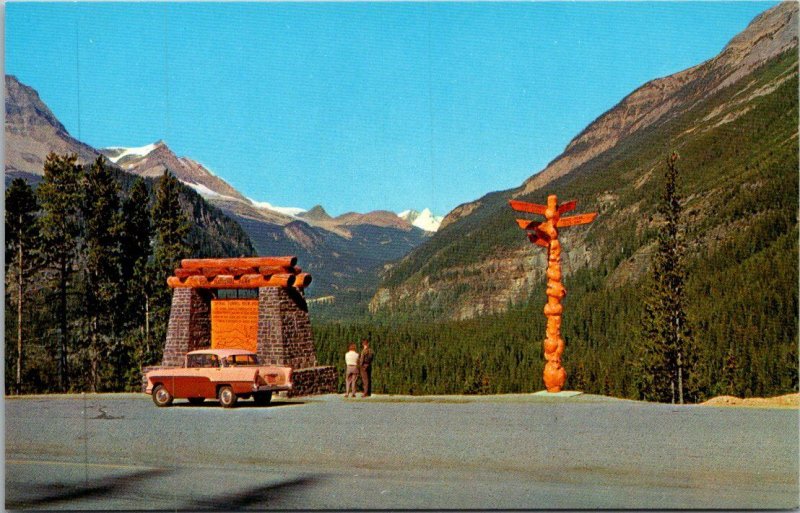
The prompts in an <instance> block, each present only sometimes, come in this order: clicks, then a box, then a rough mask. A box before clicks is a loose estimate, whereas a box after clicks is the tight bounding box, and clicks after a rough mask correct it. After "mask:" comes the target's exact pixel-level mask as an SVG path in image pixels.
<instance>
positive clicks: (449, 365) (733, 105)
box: [317, 2, 799, 397]
mask: <svg viewBox="0 0 800 513" xmlns="http://www.w3.org/2000/svg"><path fill="white" fill-rule="evenodd" d="M767 43H769V44H767ZM726 52H735V55H736V56H737V58H736V59H732V58H728V57H730V53H728V54H726ZM722 55H728V57H725V58H721V57H718V58H717V59H714V60H712V61H709V62H708V63H704V64H703V65H700V66H698V67H695V68H692V73H691V74H690V75H691V76H692V77H694V78H693V79H692V80H689V81H683V82H682V84H683V85H682V86H681V88H678V89H677V90H676V91H673V92H671V93H670V98H671V99H669V100H665V101H667V103H668V104H670V105H671V108H669V109H668V110H666V111H665V112H661V113H660V114H659V116H658V118H657V119H656V120H654V121H652V122H649V123H646V124H642V125H641V126H638V127H634V125H635V124H633V123H628V124H625V123H620V125H619V127H622V128H620V132H619V133H618V134H617V135H616V136H615V140H614V142H613V144H609V146H608V147H607V148H605V149H602V150H598V151H597V152H595V154H594V155H592V156H590V157H588V158H587V159H586V160H585V161H583V162H579V161H580V159H577V158H576V159H575V160H573V165H571V166H568V167H569V169H568V170H567V171H566V172H564V173H556V172H552V173H550V176H548V177H546V178H547V179H546V180H545V179H542V180H541V182H540V183H539V185H537V187H535V188H531V187H532V186H531V184H532V183H535V180H536V177H537V176H539V175H536V176H534V177H532V179H531V180H529V181H528V182H526V183H525V184H523V185H522V186H520V187H519V188H517V189H514V190H509V191H500V192H494V193H490V194H487V195H486V196H484V197H482V198H480V199H479V200H477V201H476V202H473V203H470V204H465V205H462V206H461V207H459V208H458V209H456V211H454V212H451V214H450V215H449V216H448V218H447V219H446V220H445V224H443V227H442V228H441V229H440V230H439V232H437V234H436V235H435V236H433V237H432V238H431V239H430V240H429V241H428V242H427V243H426V244H424V245H422V246H420V247H419V248H417V249H416V250H414V251H413V252H412V253H411V254H409V256H408V257H406V258H404V259H403V260H402V261H401V262H399V263H398V264H397V265H395V266H394V267H393V268H391V269H390V270H389V271H388V272H387V273H385V275H384V281H383V283H382V285H381V288H380V289H379V291H378V293H377V294H376V295H375V297H373V300H372V302H371V308H372V311H373V318H374V319H376V320H380V321H383V322H384V324H381V325H377V326H376V325H374V324H373V325H371V326H370V325H356V326H341V325H337V326H325V327H322V328H317V332H318V333H319V339H320V340H321V341H322V345H323V346H325V344H332V345H335V344H339V345H341V342H342V341H343V340H346V339H349V338H352V337H353V336H356V335H357V334H358V333H359V332H362V333H368V334H369V336H371V337H372V339H373V341H374V345H375V346H376V347H377V348H382V350H383V358H385V359H387V360H389V361H390V363H391V364H390V365H388V366H387V367H386V368H384V369H383V370H382V371H381V372H382V373H383V374H382V375H380V376H377V377H376V378H375V380H376V382H381V380H384V381H385V383H386V386H387V387H388V389H389V390H399V391H407V392H409V391H413V392H415V393H420V392H438V393H443V392H451V393H452V392H514V391H530V390H536V389H538V388H540V387H541V383H540V376H541V371H542V366H543V360H542V356H541V343H540V341H541V340H542V339H543V337H544V324H545V323H544V321H545V319H544V316H543V314H542V306H543V303H544V302H545V295H544V291H545V278H544V270H545V266H546V262H545V258H546V255H545V253H546V252H545V250H543V249H542V248H539V247H537V246H533V245H531V244H530V243H529V242H528V240H527V239H526V237H525V234H524V233H523V232H522V231H521V230H520V229H519V228H518V226H517V224H516V223H515V222H514V219H515V218H516V217H526V216H524V215H521V214H518V213H516V212H514V211H512V210H511V209H510V207H509V206H508V200H509V199H511V198H516V199H521V200H526V201H533V202H538V203H543V202H545V199H546V196H547V195H548V194H557V195H558V197H559V198H561V199H563V200H571V199H576V200H578V202H579V203H578V208H577V209H576V213H581V212H594V211H596V212H599V216H598V218H597V220H596V221H595V222H594V223H592V224H591V225H588V226H584V227H574V228H570V229H569V230H565V231H563V232H562V234H561V237H560V239H561V240H562V247H563V248H564V254H563V256H564V270H565V277H564V284H565V286H566V288H567V291H568V294H567V297H566V298H565V300H564V303H563V304H564V308H565V315H564V325H563V327H562V332H563V335H564V338H565V340H566V343H567V349H566V352H565V353H564V365H565V367H566V369H567V372H568V382H567V386H568V387H569V388H572V389H578V390H584V391H586V392H594V393H604V394H612V395H616V396H623V397H637V391H636V387H635V381H636V380H637V379H639V378H640V376H639V375H637V371H636V367H635V366H636V358H637V348H639V347H641V346H642V342H643V340H642V334H641V330H640V326H641V322H640V320H641V318H642V312H643V301H644V299H645V294H646V290H647V286H646V285H647V281H648V279H649V276H648V269H649V265H650V262H651V256H652V254H653V252H654V250H655V246H656V235H657V230H658V227H659V226H660V224H661V223H662V219H661V217H660V216H659V215H658V214H657V206H658V203H659V201H660V196H661V194H662V191H663V187H664V185H663V183H664V182H663V175H664V171H665V159H666V157H667V156H668V155H670V153H671V152H673V151H675V152H677V153H678V154H679V160H678V162H677V165H678V168H679V170H680V176H679V191H678V192H679V194H680V196H681V197H682V198H683V202H682V203H683V209H684V210H683V216H682V218H681V221H682V223H683V227H684V228H683V234H682V236H683V239H684V241H685V242H686V244H687V252H686V267H687V274H688V276H687V283H686V293H687V303H688V304H687V305H686V310H687V314H688V320H689V322H690V324H691V326H692V328H693V332H694V338H695V340H696V342H697V346H698V352H699V354H698V356H699V362H700V363H699V367H698V368H697V369H695V371H694V373H693V376H692V379H693V380H695V381H696V383H695V385H696V389H697V390H700V391H701V395H704V394H705V395H716V394H721V393H725V394H730V395H738V396H751V395H774V394H778V393H787V392H791V391H796V389H797V386H798V372H797V319H798V317H797V312H798V291H797V283H798V269H797V262H798V226H797V212H798V120H799V118H798V57H797V4H796V3H788V2H787V3H785V4H781V5H779V6H778V7H776V8H774V9H771V10H770V11H768V12H766V13H765V14H763V15H761V16H760V17H758V18H757V19H756V20H755V21H754V22H753V23H752V24H751V26H750V27H749V28H748V30H746V31H745V32H743V33H742V34H741V35H740V36H737V37H736V38H734V40H733V41H732V42H731V43H730V44H729V45H728V47H726V50H725V51H724V52H723V54H722ZM703 70H705V71H703ZM663 80H665V81H666V82H670V81H669V80H668V79H663ZM646 89H647V86H645V87H644V88H642V89H640V90H639V91H642V90H646ZM633 94H634V95H635V94H636V93H633ZM632 96H633V95H632ZM630 99H631V97H629V98H628V99H626V100H623V101H622V102H621V103H620V105H618V107H616V108H615V109H612V110H611V111H609V112H608V113H606V114H604V116H602V117H601V118H600V119H599V120H598V121H596V122H595V123H593V124H592V125H590V127H589V128H587V130H585V131H584V132H583V133H582V134H581V135H579V136H578V138H576V141H575V142H574V143H573V144H571V146H570V147H571V150H567V152H565V154H564V155H565V156H568V155H569V154H570V152H571V151H576V150H575V148H580V147H581V146H582V145H584V144H586V145H591V144H594V142H596V139H592V138H591V137H589V138H586V134H589V133H597V132H596V130H595V128H597V127H598V126H600V125H603V123H604V121H603V120H606V121H607V120H610V119H612V118H614V117H615V116H617V115H620V111H619V110H618V109H623V111H624V110H625V109H626V106H627V105H629V103H630V102H629V100H630ZM634 99H635V98H634ZM658 105H660V103H659V101H655V100H654V103H652V104H651V105H650V106H649V107H650V109H651V110H652V109H654V108H657V107H658ZM643 112H644V111H643ZM648 112H649V111H648ZM641 115H644V114H641ZM617 119H620V120H621V119H623V118H622V117H620V118H617ZM642 119H643V118H642ZM624 127H627V128H624ZM581 138H583V143H581V142H579V140H580V139H581ZM593 141H594V142H593ZM587 147H588V146H587ZM563 157H564V156H562V157H559V159H556V161H554V162H556V163H558V162H559V161H560V159H562V158H563ZM548 169H551V168H550V167H549V168H548ZM544 173H547V171H543V173H542V175H544ZM527 217H529V218H531V217H533V216H527Z"/></svg>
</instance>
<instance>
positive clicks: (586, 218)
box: [556, 212, 597, 228]
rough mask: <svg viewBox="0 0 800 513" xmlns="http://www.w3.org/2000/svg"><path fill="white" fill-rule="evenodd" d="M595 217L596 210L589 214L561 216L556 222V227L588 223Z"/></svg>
mask: <svg viewBox="0 0 800 513" xmlns="http://www.w3.org/2000/svg"><path fill="white" fill-rule="evenodd" d="M595 217H597V212H593V213H591V214H578V215H577V216H570V217H562V218H561V219H559V220H558V224H556V227H558V228H564V227H567V226H576V225H579V224H588V223H591V222H592V221H594V218H595Z"/></svg>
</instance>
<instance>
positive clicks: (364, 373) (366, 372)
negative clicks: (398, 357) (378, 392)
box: [358, 339, 375, 397]
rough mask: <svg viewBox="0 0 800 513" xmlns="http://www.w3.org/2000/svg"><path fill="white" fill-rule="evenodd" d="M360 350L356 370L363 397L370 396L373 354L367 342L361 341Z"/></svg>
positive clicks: (365, 340)
mask: <svg viewBox="0 0 800 513" xmlns="http://www.w3.org/2000/svg"><path fill="white" fill-rule="evenodd" d="M361 345H362V347H363V348H362V349H361V354H360V355H359V357H358V368H359V370H360V371H361V387H362V389H363V390H364V395H363V397H369V396H371V395H372V359H373V358H374V357H375V353H373V352H372V349H370V347H369V340H367V339H363V340H362V341H361Z"/></svg>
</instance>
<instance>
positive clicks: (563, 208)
mask: <svg viewBox="0 0 800 513" xmlns="http://www.w3.org/2000/svg"><path fill="white" fill-rule="evenodd" d="M577 206H578V202H577V201H575V200H572V201H567V202H566V203H562V204H560V205H559V206H558V213H559V214H563V213H564V212H570V211H572V210H575V207H577Z"/></svg>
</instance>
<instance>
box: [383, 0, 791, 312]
mask: <svg viewBox="0 0 800 513" xmlns="http://www.w3.org/2000/svg"><path fill="white" fill-rule="evenodd" d="M796 20H797V4H796V3H784V4H779V5H778V6H776V7H775V8H772V9H770V10H768V11H766V12H765V13H763V14H762V15H760V16H758V17H756V18H755V19H754V20H753V22H751V24H750V25H748V28H747V29H745V30H744V31H743V32H742V33H741V34H739V35H737V36H735V37H734V38H732V39H731V42H730V43H729V44H728V45H726V47H725V48H724V49H723V51H722V52H721V54H720V55H722V57H720V56H717V57H715V58H714V59H711V60H710V61H707V62H706V63H702V64H699V65H697V66H693V67H691V68H689V69H688V70H684V71H682V72H679V73H678V74H677V75H678V78H677V79H675V81H674V84H672V86H671V87H677V90H679V91H683V92H684V93H685V96H682V97H679V98H678V97H674V95H673V97H671V98H672V99H671V100H669V101H668V102H666V104H665V105H666V107H665V106H663V105H661V106H659V105H658V104H657V103H658V102H655V103H648V102H651V100H650V99H647V98H645V97H644V96H642V94H643V93H642V91H649V90H650V89H652V88H653V87H654V86H653V82H654V81H651V82H648V83H647V84H645V85H644V86H642V87H639V88H637V89H636V90H635V91H634V92H633V93H631V94H629V95H627V96H626V97H625V98H623V100H621V101H620V102H619V103H618V104H617V106H616V107H614V108H613V109H611V110H609V111H607V112H606V113H604V114H602V115H601V116H600V117H599V118H598V119H597V120H595V121H593V122H592V123H590V124H589V125H588V126H587V128H586V129H584V130H582V131H581V132H580V133H579V135H578V136H576V137H575V138H573V140H572V141H571V142H570V144H569V145H568V146H567V148H566V149H565V151H564V152H563V153H562V154H561V155H559V156H558V157H557V158H556V159H554V160H553V161H552V162H551V164H549V165H548V166H547V167H546V168H545V170H544V171H542V172H541V173H539V174H536V175H533V176H532V177H530V178H529V179H528V180H526V181H525V182H523V183H522V184H521V185H520V186H519V187H517V188H514V189H509V190H506V191H497V192H492V193H488V194H486V195H484V196H482V197H481V198H479V199H477V200H475V201H472V202H467V203H464V204H461V205H459V206H458V207H456V209H454V210H453V211H451V212H450V213H448V215H447V216H446V217H445V220H444V221H443V223H442V226H441V228H440V230H439V231H438V232H437V233H436V234H435V235H434V236H433V237H432V238H431V239H429V240H428V241H427V242H426V243H425V244H424V245H422V246H420V247H419V248H416V249H415V250H414V251H412V252H411V253H410V254H409V255H408V256H407V257H405V258H404V259H403V260H401V261H400V262H398V263H396V264H395V265H393V266H391V268H389V269H388V270H387V272H386V273H384V276H383V279H382V283H381V285H380V287H379V289H378V292H377V293H376V295H375V296H374V297H373V298H372V300H371V302H370V309H371V310H372V311H373V312H375V313H378V312H386V313H391V312H407V311H409V310H410V309H413V308H420V307H424V306H425V305H436V306H435V308H436V309H437V310H436V311H437V312H441V315H443V316H445V317H446V318H456V319H463V318H471V317H476V316H480V315H484V314H487V313H494V312H502V311H505V310H506V309H507V308H508V305H510V304H512V303H514V302H519V301H525V300H526V299H527V298H528V297H529V296H530V295H531V294H532V293H533V292H534V290H535V289H536V288H537V287H538V286H539V283H540V280H541V279H542V276H543V274H542V273H543V269H544V258H545V256H544V255H543V254H540V253H541V252H536V251H532V250H531V249H530V247H529V244H527V241H525V240H524V234H523V233H521V232H520V231H519V229H518V228H517V227H516V224H515V223H514V217H515V214H514V213H513V212H512V211H511V210H510V208H509V207H508V204H507V200H508V199H511V198H520V199H524V200H528V201H536V202H543V201H544V200H545V193H544V189H543V188H544V187H545V186H547V188H548V189H549V191H548V192H559V198H561V199H562V200H570V199H578V200H579V205H578V210H576V213H580V212H584V211H595V210H597V211H599V212H600V218H598V222H596V223H594V224H593V225H590V226H589V227H586V228H579V229H575V230H574V231H572V232H568V233H565V234H564V247H565V248H567V251H566V252H565V272H566V273H567V274H571V273H573V272H577V271H578V270H580V269H584V268H587V267H589V268H592V267H595V268H596V266H598V265H605V264H603V262H602V256H601V254H603V253H608V252H609V251H612V252H613V251H619V250H620V249H621V248H620V247H619V246H618V245H616V249H613V250H612V248H614V247H615V244H614V243H613V242H612V241H609V240H608V239H607V237H606V238H604V237H602V236H599V235H597V234H598V232H599V231H603V230H608V229H623V230H624V232H625V234H626V237H627V236H628V233H629V230H630V228H628V227H624V224H621V223H623V219H627V220H629V221H631V222H634V228H635V233H638V234H640V235H635V234H634V235H635V237H637V239H634V240H633V242H632V243H633V244H634V246H635V247H630V246H629V247H628V248H626V251H627V252H628V253H626V257H625V258H622V261H621V262H619V263H620V264H621V267H620V268H619V269H617V268H616V265H614V266H613V268H612V269H610V270H609V272H612V271H613V272H614V273H615V276H619V277H623V278H625V279H626V280H627V279H629V278H631V277H637V276H641V274H642V273H643V272H644V271H645V270H646V268H647V262H648V260H649V256H648V251H649V250H648V249H647V247H644V246H641V247H640V246H638V244H645V245H647V244H651V243H652V239H648V238H646V237H644V238H643V235H641V234H652V233H653V231H652V230H653V227H652V224H653V222H654V221H653V220H652V216H653V215H654V212H655V211H654V209H655V203H656V200H657V197H658V195H657V193H655V192H654V190H653V184H654V183H655V182H654V181H655V180H656V178H655V176H657V175H655V173H656V169H657V168H658V166H659V163H660V162H661V160H660V158H658V154H660V153H664V154H666V153H667V152H668V151H672V150H674V149H678V150H679V151H681V149H682V148H685V147H692V148H693V151H692V154H689V155H688V157H689V158H690V159H695V158H697V157H696V155H700V154H702V153H701V151H700V150H699V149H695V148H694V146H693V143H692V139H691V138H690V136H691V137H693V138H707V137H708V136H709V134H715V133H718V132H720V131H724V130H731V129H733V128H732V127H735V128H736V129H737V130H752V129H750V128H748V127H749V125H745V124H744V122H745V120H746V121H747V123H750V125H753V119H754V116H755V115H756V113H757V112H759V110H758V109H759V108H767V107H765V106H764V101H762V100H764V99H769V98H773V97H774V95H775V94H778V95H786V94H787V93H786V90H787V89H786V87H787V81H790V82H792V81H795V80H796V76H797V72H796V52H797V24H796V23H793V21H794V22H796ZM770 38H771V39H770ZM787 45H788V49H787ZM776 52H782V53H776ZM732 53H735V55H733V57H732V56H731V55H732ZM787 55H788V57H787ZM792 57H794V58H795V64H794V66H795V67H794V68H793V67H792V62H791V58H792ZM787 58H788V59H790V61H786V59H787ZM709 63H711V64H709ZM720 63H722V64H720ZM731 63H739V65H740V66H743V67H744V71H742V69H739V68H732V67H730V66H732V64H731ZM719 66H722V68H719ZM775 69H777V70H778V71H774V70H775ZM701 71H702V72H703V73H706V75H702V76H699V75H698V73H700V72H701ZM690 75H691V76H692V77H693V78H692V80H691V81H689V80H687V79H686V77H687V76H690ZM731 77H736V80H734V81H733V82H730V80H731ZM671 80H672V78H671V77H665V78H663V79H658V81H656V82H655V83H656V86H658V85H659V84H667V83H671ZM676 84H677V85H676ZM681 84H682V85H681ZM725 84H727V85H725ZM701 86H702V87H705V88H706V89H703V90H700V89H702V87H701ZM637 91H638V93H637ZM712 91H713V92H712ZM631 98H633V99H637V98H638V99H639V100H642V99H643V100H647V101H644V103H642V104H641V105H650V106H652V105H656V107H658V108H657V109H656V110H655V111H654V110H653V109H652V108H651V109H649V110H647V109H644V110H647V112H639V113H638V114H637V115H636V116H634V117H632V118H631V119H629V120H628V121H629V122H628V123H627V124H625V123H622V121H624V120H625V119H626V118H625V114H626V112H627V108H628V103H626V100H628V101H629V100H630V99H631ZM667 107H668V109H667V110H668V111H665V112H662V111H661V110H660V109H662V108H667ZM669 109H673V110H669ZM704 109H707V110H704ZM790 112H791V111H790ZM764 115H765V116H766V115H770V116H773V115H775V113H772V112H769V113H765V114H764ZM656 118H657V119H656ZM613 120H616V122H617V123H618V124H619V126H620V127H621V128H620V131H619V133H616V134H612V135H611V136H609V137H607V138H605V139H604V138H603V137H601V136H603V135H604V134H602V133H601V132H598V131H597V130H598V128H597V127H598V126H606V124H609V123H610V124H612V125H613V123H611V121H613ZM598 134H599V135H598ZM606 135H607V134H606ZM786 137H789V138H790V139H791V137H795V138H796V131H795V132H794V135H792V133H791V132H788V133H785V134H783V135H782V138H783V139H785V138H786ZM644 141H647V144H649V145H650V147H649V148H647V149H645V148H644V147H643V146H642V145H643V144H644ZM595 143H596V144H597V145H596V146H594V147H592V144H595ZM612 143H613V144H612ZM751 144H752V143H751ZM718 151H720V152H721V154H723V155H727V154H728V153H730V152H731V151H732V150H731V149H730V148H721V149H719V150H718ZM575 155H578V157H575ZM629 155H637V157H636V158H637V159H638V160H635V161H631V160H630V158H631V157H629ZM570 159H572V160H571V161H570ZM626 159H627V160H628V161H629V162H628V163H627V164H626V165H627V166H628V167H627V168H622V167H621V164H620V162H623V161H625V160H626ZM712 162H713V161H712ZM567 164H569V165H567ZM689 164H694V162H693V161H692V160H688V161H686V162H683V163H682V165H689ZM559 166H561V167H559ZM611 173H618V176H617V177H616V178H615V179H613V180H612V179H610V178H606V177H608V176H610V175H611ZM600 184H603V187H605V188H604V189H599V187H600ZM714 186H715V184H707V183H704V184H703V187H706V188H713V187H714ZM752 186H753V185H751V187H752ZM715 194H720V193H719V192H715ZM634 198H637V199H636V201H635V202H633V203H631V201H633V199H634ZM687 202H688V205H689V206H690V208H689V210H690V211H691V212H692V213H693V214H694V215H700V216H702V217H703V218H704V219H706V218H707V216H709V215H711V212H713V209H712V208H711V207H710V206H709V203H708V201H707V200H704V199H703V198H698V197H697V194H695V195H690V197H689V199H688V200H687ZM619 205H625V207H624V208H625V209H627V210H626V212H625V215H624V216H623V215H622V214H620V215H617V214H614V213H613V209H614V208H615V206H619ZM714 208H719V207H714ZM517 215H518V214H517ZM641 215H644V216H646V217H645V220H644V221H641V220H639V219H638V216H641ZM609 216H611V217H609ZM594 225H596V226H594ZM623 227H624V228H623ZM715 229H716V230H719V233H720V236H728V235H727V234H728V230H727V228H724V227H718V228H715ZM722 234H725V235H722ZM651 236H652V235H648V237H651ZM600 240H602V245H600V244H601V243H600ZM637 240H638V242H636V241H637ZM629 242H630V241H629ZM631 252H633V254H631ZM614 258H618V257H614ZM488 277H491V279H492V282H491V283H497V284H498V285H492V284H491V283H487V282H486V280H487V279H488ZM500 283H502V284H503V285H502V286H500V285H499V284H500Z"/></svg>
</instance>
